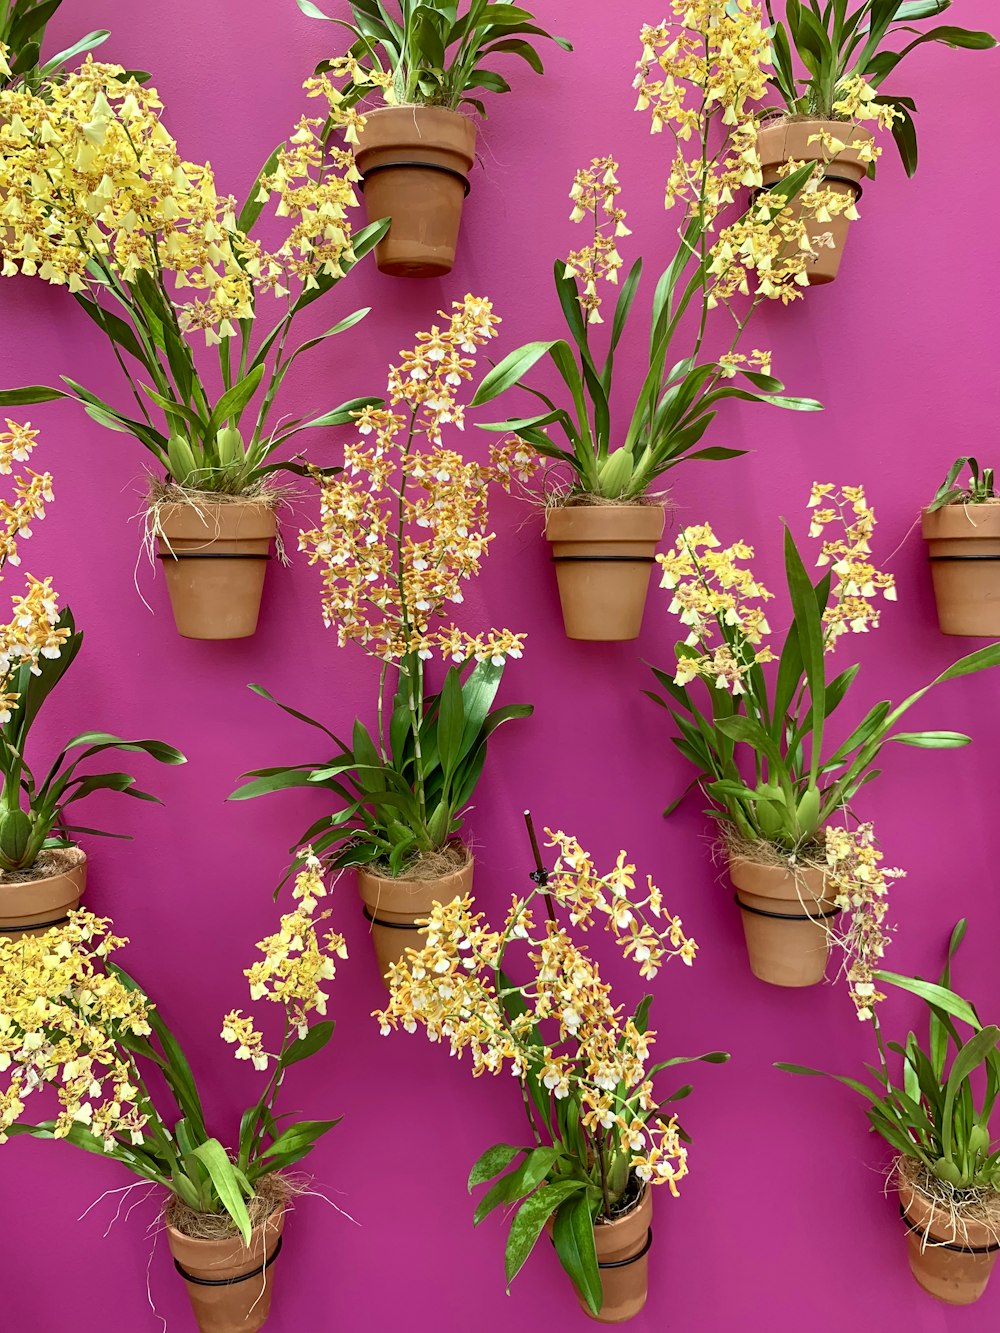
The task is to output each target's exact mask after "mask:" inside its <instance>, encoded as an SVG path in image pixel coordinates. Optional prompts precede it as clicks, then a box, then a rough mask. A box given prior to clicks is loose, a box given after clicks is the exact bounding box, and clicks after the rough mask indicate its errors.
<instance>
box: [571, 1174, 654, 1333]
mask: <svg viewBox="0 0 1000 1333" xmlns="http://www.w3.org/2000/svg"><path fill="white" fill-rule="evenodd" d="M652 1222H653V1191H652V1190H651V1189H650V1188H649V1186H648V1185H647V1186H644V1188H643V1191H642V1194H641V1195H640V1196H639V1201H638V1203H637V1204H636V1205H635V1207H634V1208H633V1209H632V1211H631V1212H628V1213H626V1214H625V1215H624V1216H623V1217H619V1218H616V1219H615V1221H613V1222H601V1221H598V1222H597V1223H596V1224H595V1226H594V1245H595V1247H596V1249H597V1262H598V1265H599V1267H600V1270H601V1286H602V1287H603V1289H604V1300H603V1302H602V1304H601V1309H600V1313H599V1314H596V1315H594V1314H591V1313H590V1310H589V1309H588V1308H587V1304H586V1302H585V1301H583V1300H581V1301H580V1304H581V1305H582V1306H583V1309H584V1311H585V1312H586V1313H587V1314H588V1315H590V1318H591V1319H596V1320H597V1322H598V1323H601V1324H624V1323H625V1321H626V1320H628V1319H632V1318H634V1317H635V1315H637V1314H638V1313H639V1311H640V1310H641V1309H642V1307H643V1306H644V1305H645V1304H646V1295H647V1292H648V1289H649V1244H650V1242H651V1241H652V1238H653V1235H652ZM623 1260H624V1261H625V1262H623Z"/></svg>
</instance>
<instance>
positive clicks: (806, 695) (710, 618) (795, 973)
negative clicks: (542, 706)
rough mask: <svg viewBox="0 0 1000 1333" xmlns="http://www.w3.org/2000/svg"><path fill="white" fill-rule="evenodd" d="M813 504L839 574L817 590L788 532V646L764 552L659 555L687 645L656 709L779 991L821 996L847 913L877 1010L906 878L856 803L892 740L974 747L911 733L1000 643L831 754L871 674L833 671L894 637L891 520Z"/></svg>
mask: <svg viewBox="0 0 1000 1333" xmlns="http://www.w3.org/2000/svg"><path fill="white" fill-rule="evenodd" d="M810 505H811V506H812V508H813V513H812V525H811V527H810V535H811V536H813V537H822V538H823V543H822V547H821V550H820V554H819V559H818V562H817V563H818V564H819V565H821V566H823V565H828V566H830V568H829V569H828V570H827V572H826V573H825V574H824V575H823V576H822V577H821V578H820V580H819V581H818V582H817V583H816V584H815V585H814V584H813V582H812V580H811V579H810V577H809V575H808V574H807V572H806V569H805V566H804V564H803V562H802V558H801V556H800V554H799V552H798V549H797V547H796V545H795V541H794V538H793V537H792V534H791V531H790V529H789V528H788V527H787V526H786V528H785V550H784V554H785V577H786V580H787V585H788V598H789V602H790V605H791V611H792V620H791V623H790V625H789V627H788V629H787V630H786V632H785V635H784V639H783V640H782V641H780V642H777V643H775V645H774V647H772V646H771V642H772V630H771V626H770V624H769V623H768V622H769V618H770V613H768V612H767V611H766V610H765V607H766V604H767V602H769V601H771V600H772V599H773V594H772V593H771V592H769V591H768V589H767V588H765V587H764V586H763V584H762V583H761V582H760V581H759V580H758V579H757V578H756V577H755V576H754V574H753V572H752V570H751V569H750V568H749V565H748V563H747V562H749V561H750V560H752V559H753V548H752V547H750V546H747V545H746V544H745V543H743V542H737V543H735V544H734V545H733V546H731V547H729V548H727V549H723V548H722V546H721V543H720V542H719V540H718V538H717V537H716V536H715V534H714V533H713V531H712V529H711V528H710V527H709V526H708V524H703V525H701V526H698V527H690V528H687V529H685V530H684V531H683V532H682V533H681V535H680V537H679V538H678V541H677V544H676V546H675V548H674V549H673V550H672V551H671V552H670V553H669V554H667V555H662V556H660V557H658V559H659V562H660V565H661V567H662V569H663V581H662V586H663V587H664V588H666V589H668V590H669V593H670V596H671V599H672V600H671V604H670V613H671V614H672V615H676V616H677V617H678V619H679V621H680V623H681V625H682V626H683V629H684V632H685V635H686V637H685V638H684V639H683V640H682V641H680V642H678V643H677V644H676V647H675V652H676V655H677V664H676V666H675V667H674V668H673V669H672V670H670V671H660V670H657V669H655V668H654V675H655V676H656V679H657V681H658V682H659V684H660V686H661V687H662V689H663V691H664V693H663V695H660V694H656V693H650V695H649V697H650V698H652V699H653V700H654V701H655V702H656V703H659V704H661V705H663V707H665V708H666V709H667V710H668V711H669V712H670V714H671V717H672V718H673V720H674V722H675V724H676V726H677V729H678V732H679V735H677V736H675V737H674V738H673V743H674V745H675V746H676V747H677V749H678V750H679V751H680V753H681V754H683V755H684V756H685V758H687V759H688V760H690V762H691V763H692V764H693V765H694V766H695V768H696V769H697V777H696V778H695V779H694V781H693V783H692V786H694V785H697V786H698V787H699V788H700V790H701V791H702V792H703V794H704V795H705V796H706V797H707V798H708V800H709V801H710V802H711V808H710V810H709V811H708V813H709V814H710V815H711V816H712V818H714V819H716V820H717V821H718V822H719V827H720V831H721V835H722V844H723V851H724V854H725V856H726V859H727V861H728V864H729V872H730V877H731V879H732V882H733V885H734V888H735V889H736V899H737V902H738V904H739V906H740V910H741V913H742V917H743V925H744V931H745V934H746V940H747V948H748V951H749V955H750V967H751V970H752V971H753V973H754V975H755V976H757V977H759V978H760V979H761V980H762V981H768V982H770V983H771V984H772V985H778V986H811V985H814V984H816V982H818V981H820V980H821V979H822V977H823V974H824V971H825V968H826V961H827V954H828V950H829V942H830V940H831V937H832V923H833V921H834V918H835V917H836V916H837V915H838V914H839V913H840V912H842V911H846V914H847V917H848V924H847V925H846V927H844V928H843V930H842V931H841V937H842V941H843V944H844V946H845V949H846V954H847V969H848V979H849V981H850V982H851V986H852V992H853V993H854V995H855V999H856V1000H858V1002H859V1007H860V1008H861V1009H864V1008H866V1007H867V1006H866V1005H865V1004H864V1001H863V996H864V989H863V987H864V986H866V985H867V983H868V981H869V980H870V976H869V972H870V967H871V965H872V960H873V959H874V966H876V967H877V966H878V958H879V957H880V956H881V955H880V950H881V948H882V946H883V942H884V941H883V936H882V934H881V931H880V929H879V927H880V923H881V920H882V917H883V916H884V915H885V911H886V902H885V896H886V889H887V880H889V879H891V878H893V877H894V876H896V875H898V874H899V873H900V872H899V871H889V870H885V869H882V868H881V866H880V862H881V859H882V855H881V852H879V851H878V849H877V846H876V843H875V840H874V835H873V833H872V830H871V825H870V824H862V825H860V826H859V827H856V828H855V827H853V810H854V799H855V796H856V794H857V792H858V791H859V790H860V789H861V788H862V787H863V786H864V785H865V784H866V783H868V782H871V781H872V780H873V779H874V778H876V777H877V776H878V772H877V770H875V768H874V764H875V763H876V761H877V759H878V756H879V754H880V752H881V750H882V748H883V746H885V745H886V744H887V743H888V742H890V741H895V742H897V743H898V744H902V745H910V746H916V747H918V748H920V749H942V748H943V749H948V748H953V747H956V746H961V745H967V744H968V743H969V739H970V738H969V737H968V736H964V735H962V734H960V733H958V732H953V731H917V732H903V731H897V730H896V725H897V723H898V722H899V720H900V719H901V718H902V717H903V715H904V714H905V713H906V712H907V711H908V710H909V709H910V708H912V707H913V705H914V704H916V703H918V702H919V701H920V700H921V699H922V698H923V697H924V695H925V694H927V693H928V692H929V691H930V690H931V689H933V688H934V686H936V685H940V684H942V683H943V682H945V681H948V680H954V679H956V678H957V677H959V676H968V675H971V674H972V673H973V672H976V671H982V670H984V669H986V668H988V667H994V666H997V665H998V664H1000V643H997V644H991V645H990V646H989V647H986V648H981V649H980V650H979V651H978V652H976V653H971V654H970V655H969V656H968V657H963V658H961V659H960V660H959V661H958V662H955V663H954V664H953V665H952V666H950V667H949V668H948V669H947V671H943V672H942V673H941V674H940V675H939V676H938V677H937V678H936V679H935V680H933V681H931V683H930V684H929V685H926V686H924V687H923V688H922V689H919V690H917V691H916V692H915V693H913V694H911V695H910V696H909V697H908V698H907V699H904V700H903V702H902V703H901V704H898V705H896V706H895V707H894V706H893V705H892V704H891V703H890V702H889V701H888V700H883V701H882V702H880V703H876V704H875V705H874V706H873V707H872V708H871V709H870V710H869V711H868V713H866V714H865V716H864V717H863V718H862V720H861V721H860V722H859V723H858V725H857V726H856V727H855V728H854V729H853V730H852V731H850V733H849V734H848V735H847V736H846V738H845V739H843V740H842V741H841V742H840V743H839V744H837V745H836V746H833V745H831V744H829V743H828V742H827V736H828V730H829V728H828V722H829V719H830V718H831V716H832V715H833V713H834V712H835V710H836V709H837V708H839V707H840V706H841V704H842V703H843V701H844V699H845V697H846V696H847V695H848V693H849V691H850V689H851V686H852V685H853V683H854V680H855V678H856V676H857V674H858V671H859V669H860V668H859V666H858V665H849V666H847V667H846V668H845V669H844V670H843V671H841V672H839V673H838V674H837V675H835V676H833V677H832V679H828V669H827V662H828V661H829V660H830V659H831V655H832V654H833V653H834V652H836V651H839V646H840V644H841V643H842V642H843V640H844V639H845V637H846V636H848V635H850V634H859V633H867V632H868V631H869V630H872V629H877V628H878V625H879V622H880V618H881V609H880V606H879V604H878V603H877V602H876V600H875V599H876V597H877V595H878V594H879V593H881V595H882V596H883V597H885V598H888V599H889V600H894V599H895V596H896V589H895V581H894V579H893V577H892V575H891V574H886V573H883V572H881V571H880V570H878V569H876V568H875V566H874V565H873V564H872V562H871V558H870V552H871V537H872V534H873V532H874V529H875V513H874V510H873V509H872V508H871V506H870V505H869V504H868V502H867V500H866V498H865V492H864V489H863V487H860V486H845V487H843V488H842V489H840V490H837V489H835V488H834V486H833V485H832V484H827V483H824V484H822V485H820V484H816V485H814V486H813V488H812V494H811V496H810ZM775 663H776V664H777V667H776V670H775V667H774V664H775ZM699 694H700V695H701V696H702V699H704V700H706V701H707V706H706V705H705V704H703V703H700V702H699ZM681 799H683V798H678V800H676V801H674V802H673V804H672V805H671V806H670V807H669V809H668V810H667V813H668V814H669V813H670V812H671V811H672V810H674V809H676V807H677V806H678V805H679V804H680V800H681ZM838 820H840V821H842V822H841V824H838V823H836V822H835V821H838ZM857 983H861V988H860V989H859V986H858V984H857Z"/></svg>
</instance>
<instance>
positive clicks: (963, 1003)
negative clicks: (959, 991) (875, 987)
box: [875, 972, 982, 1031]
mask: <svg viewBox="0 0 1000 1333" xmlns="http://www.w3.org/2000/svg"><path fill="white" fill-rule="evenodd" d="M875 977H876V979H877V980H878V981H885V982H887V983H888V984H889V985H890V986H898V987H899V989H900V990H906V991H910V992H911V993H912V994H913V995H919V996H920V998H921V999H922V1000H926V1001H927V1003H928V1004H932V1005H934V1006H935V1007H936V1008H938V1009H943V1010H944V1012H945V1013H946V1014H950V1015H951V1017H952V1018H957V1019H958V1020H959V1021H960V1022H962V1023H968V1024H969V1026H970V1027H972V1028H975V1029H976V1031H979V1029H980V1028H981V1027H982V1024H981V1023H980V1022H979V1019H978V1018H977V1017H976V1012H975V1010H974V1009H973V1007H972V1005H971V1004H969V1003H968V1001H967V1000H963V999H962V997H961V996H960V995H956V994H955V992H954V991H952V990H948V989H947V988H946V987H944V986H936V985H935V984H934V983H933V982H931V981H921V980H920V978H919V977H903V976H900V975H899V974H898V973H896V972H876V973H875Z"/></svg>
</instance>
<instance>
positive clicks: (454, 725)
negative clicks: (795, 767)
mask: <svg viewBox="0 0 1000 1333" xmlns="http://www.w3.org/2000/svg"><path fill="white" fill-rule="evenodd" d="M436 731H437V742H438V757H439V759H440V761H441V767H442V769H443V770H444V777H445V782H447V781H448V779H449V778H450V777H451V775H452V773H453V772H454V770H455V765H456V764H457V763H458V761H459V759H460V758H461V755H462V737H463V735H464V733H465V705H464V702H463V698H462V678H461V676H460V675H459V671H458V668H457V667H454V666H453V667H450V668H449V669H448V674H447V675H446V676H445V678H444V686H443V687H442V690H441V696H440V700H439V703H438V714H437V723H436Z"/></svg>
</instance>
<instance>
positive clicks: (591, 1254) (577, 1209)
mask: <svg viewBox="0 0 1000 1333" xmlns="http://www.w3.org/2000/svg"><path fill="white" fill-rule="evenodd" d="M552 1240H553V1243H554V1244H555V1247H556V1254H557V1255H558V1256H559V1262H560V1263H561V1264H562V1266H563V1268H564V1269H565V1270H566V1272H567V1273H568V1274H569V1276H570V1278H572V1280H573V1285H574V1286H575V1287H576V1289H577V1291H578V1292H579V1293H580V1295H581V1296H582V1297H583V1299H584V1300H585V1301H586V1303H587V1308H588V1309H589V1310H590V1312H591V1314H594V1315H596V1314H597V1313H598V1311H599V1310H600V1308H601V1304H602V1302H603V1300H604V1291H603V1288H602V1286H601V1270H600V1269H599V1268H598V1266H597V1247H596V1245H595V1242H594V1221H593V1218H592V1217H591V1215H590V1204H589V1203H588V1201H587V1197H586V1195H585V1194H582V1195H578V1196H577V1197H575V1198H571V1199H567V1200H566V1201H565V1203H564V1204H563V1205H562V1207H561V1208H560V1209H559V1210H558V1212H557V1213H556V1220H555V1223H554V1225H553V1227H552Z"/></svg>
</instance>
